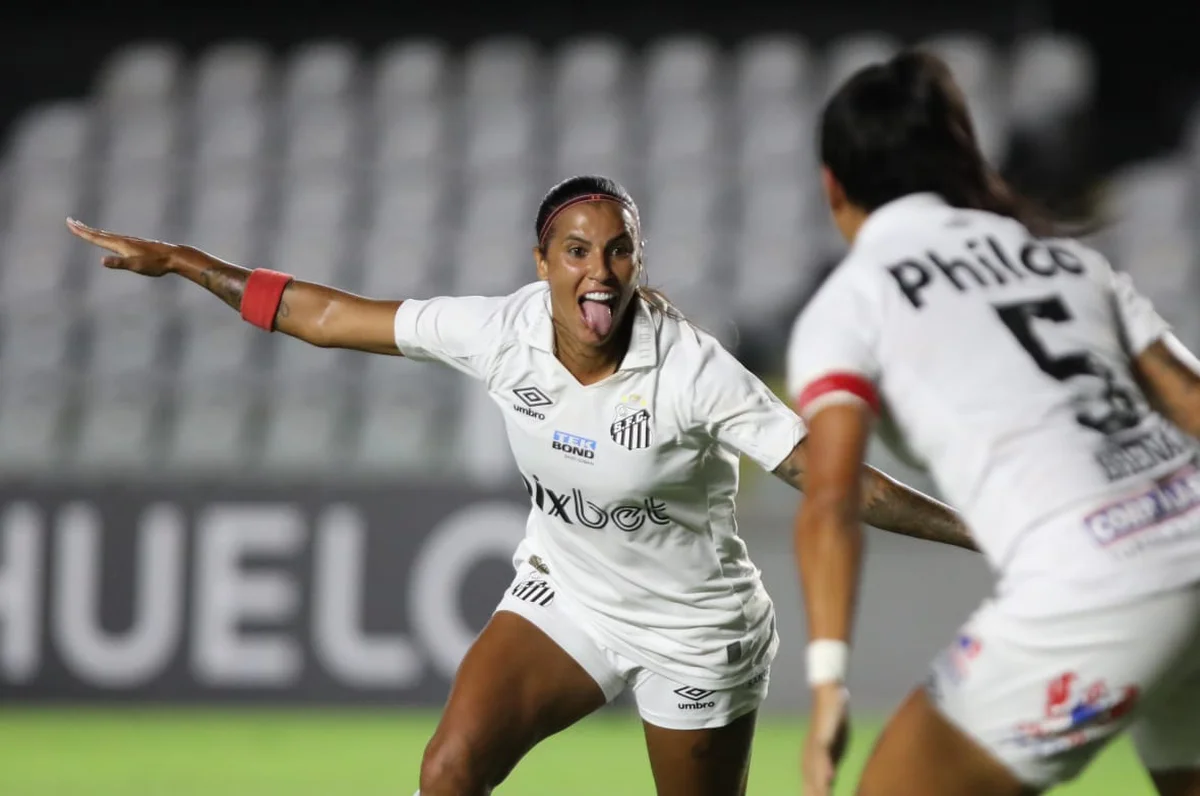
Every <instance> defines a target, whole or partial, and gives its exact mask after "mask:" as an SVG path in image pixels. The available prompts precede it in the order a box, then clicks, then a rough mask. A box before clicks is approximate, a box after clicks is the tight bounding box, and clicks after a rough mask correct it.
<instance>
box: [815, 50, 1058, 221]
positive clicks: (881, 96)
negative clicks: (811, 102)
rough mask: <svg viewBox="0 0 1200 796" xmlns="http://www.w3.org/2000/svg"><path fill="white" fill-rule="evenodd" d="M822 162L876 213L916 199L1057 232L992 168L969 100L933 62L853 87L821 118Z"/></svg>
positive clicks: (898, 66)
mask: <svg viewBox="0 0 1200 796" xmlns="http://www.w3.org/2000/svg"><path fill="white" fill-rule="evenodd" d="M820 156H821V161H822V162H823V163H824V164H825V165H826V166H827V167H828V168H829V170H830V171H832V172H833V175H834V177H836V178H837V180H838V182H839V183H841V185H842V187H843V189H844V190H845V192H846V197H847V198H848V199H849V200H850V201H851V202H853V203H854V204H856V205H858V206H860V207H862V208H864V209H865V210H868V211H871V210H874V209H875V208H877V207H880V206H881V205H884V204H886V203H887V202H890V201H892V200H893V199H897V198H899V197H901V196H904V195H906V194H910V193H920V192H934V193H937V194H940V195H941V196H942V198H944V199H945V200H946V201H947V202H949V203H950V204H951V205H953V206H955V207H962V208H969V209H974V210H986V211H990V212H993V213H997V214H999V215H1002V216H1008V217H1010V218H1014V219H1016V220H1018V221H1020V222H1021V223H1022V224H1024V225H1025V226H1026V227H1027V228H1028V229H1029V231H1030V232H1032V233H1033V234H1034V235H1036V236H1039V237H1044V236H1051V235H1054V234H1056V226H1057V225H1056V224H1055V222H1054V221H1053V220H1051V219H1050V217H1049V216H1048V215H1046V214H1045V213H1044V212H1043V211H1042V210H1041V209H1039V208H1037V207H1035V206H1034V205H1033V203H1032V202H1030V201H1029V200H1028V199H1025V198H1023V197H1021V196H1020V195H1019V194H1017V192H1016V191H1014V190H1013V189H1012V188H1011V187H1010V186H1009V185H1008V184H1007V183H1006V182H1005V181H1004V179H1003V178H1002V177H1001V176H1000V174H999V173H997V171H996V170H995V169H994V168H992V166H991V165H989V164H988V162H987V159H986V158H985V157H984V155H983V152H982V151H981V150H980V147H979V142H978V140H977V139H976V136H975V127H974V124H973V123H972V121H971V114H970V112H969V111H968V109H967V103H966V100H965V99H964V97H963V94H962V91H961V90H960V89H959V87H958V84H957V83H955V81H954V77H953V75H951V73H950V69H949V67H947V66H946V64H945V62H944V61H942V60H941V59H940V58H938V57H937V56H935V55H931V54H929V53H926V52H921V51H918V50H906V51H904V52H901V53H900V54H898V55H897V56H895V57H894V58H892V59H891V60H890V61H887V62H885V63H881V64H873V65H871V66H867V67H865V68H863V69H861V70H859V71H858V72H856V73H855V74H854V75H853V76H851V77H850V79H849V80H847V81H846V82H845V83H844V84H843V85H842V86H841V88H840V89H838V91H837V93H835V94H834V95H833V97H831V98H830V99H829V101H828V102H827V103H826V105H825V108H824V111H823V112H822V115H821V128H820Z"/></svg>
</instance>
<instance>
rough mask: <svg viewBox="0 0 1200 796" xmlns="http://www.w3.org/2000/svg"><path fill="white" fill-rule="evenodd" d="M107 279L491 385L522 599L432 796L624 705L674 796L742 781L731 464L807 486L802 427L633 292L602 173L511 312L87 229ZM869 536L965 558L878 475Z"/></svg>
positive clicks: (770, 647)
mask: <svg viewBox="0 0 1200 796" xmlns="http://www.w3.org/2000/svg"><path fill="white" fill-rule="evenodd" d="M71 229H72V231H74V232H75V233H76V234H78V235H79V236H80V237H82V238H84V239H86V240H89V241H91V242H93V243H96V244H98V245H99V246H102V247H104V248H106V249H109V250H110V251H112V252H114V253H115V255H116V256H111V257H105V258H104V264H105V265H107V266H109V267H111V268H122V269H126V270H130V271H134V272H136V273H140V274H145V275H149V276H159V275H163V274H168V273H174V274H179V275H181V276H183V277H185V278H187V279H190V280H192V281H194V282H196V283H198V284H200V285H203V286H205V287H207V288H208V289H209V290H210V291H212V292H213V293H215V294H216V295H218V296H219V297H221V298H222V299H224V300H225V301H226V302H227V303H228V304H230V305H231V306H233V307H234V308H236V309H239V310H240V312H241V314H242V317H244V318H245V319H246V320H247V321H249V322H251V323H253V324H255V325H257V326H260V327H262V328H263V329H267V330H271V329H277V330H279V331H281V332H284V333H285V334H289V335H292V336H293V337H297V338H299V339H301V340H305V341H307V342H309V343H312V344H314V345H317V346H322V347H337V348H353V349H358V350H363V351H371V352H377V353H381V354H393V355H403V356H406V357H411V358H413V359H423V360H437V361H440V362H443V363H445V364H447V365H449V366H450V367H453V368H455V369H457V370H459V371H462V372H463V373H465V374H467V375H469V376H473V377H475V378H477V379H479V380H481V381H483V382H484V384H485V385H486V387H487V389H488V391H489V392H490V394H491V396H492V398H493V399H494V400H495V401H496V403H497V404H498V405H499V407H500V410H501V411H502V412H503V413H504V419H505V423H506V426H507V430H508V435H509V440H510V442H511V445H512V450H513V454H514V456H515V458H516V461H517V466H518V468H519V469H520V472H521V477H522V478H523V480H524V482H525V487H526V489H528V491H529V496H530V501H531V503H532V504H533V505H532V510H531V512H530V516H529V523H528V531H527V537H526V539H525V540H524V542H523V543H522V544H521V545H520V547H519V548H518V550H517V551H516V553H515V556H514V564H515V566H516V568H517V573H516V578H515V580H514V581H513V584H512V586H511V587H510V588H509V589H508V590H507V592H506V593H505V594H504V595H503V598H502V600H501V601H500V604H499V606H498V608H497V611H496V613H495V614H494V616H493V617H492V619H491V621H490V622H489V623H488V625H487V627H486V628H485V629H484V630H483V632H482V633H481V634H480V636H479V637H478V639H477V640H476V641H475V643H474V645H473V646H472V647H471V649H470V651H469V652H468V654H467V655H466V657H465V659H464V660H463V661H462V664H461V666H460V668H459V671H458V673H457V675H456V678H455V682H454V685H453V688H452V690H451V693H450V697H449V701H448V703H447V705H446V708H445V711H444V713H443V716H442V719H441V722H440V724H439V726H438V728H437V731H436V733H435V734H434V736H433V739H432V740H431V741H430V743H429V745H428V747H427V749H426V752H425V756H424V760H423V762H422V765H421V782H420V787H421V790H420V793H421V794H423V796H474V794H484V793H488V792H490V790H491V788H493V787H494V786H496V785H497V784H498V783H500V782H501V780H503V779H504V778H505V776H506V775H507V774H508V772H509V771H510V770H511V769H512V767H513V766H514V765H515V764H516V763H517V761H518V760H519V759H520V758H521V757H522V755H524V754H525V753H526V752H527V751H528V750H529V749H531V748H532V747H533V746H534V745H535V744H537V743H538V742H539V741H541V740H542V739H543V738H546V737H547V736H549V735H551V734H553V733H555V732H558V731H559V730H562V729H564V728H566V727H568V726H570V725H571V724H574V723H575V722H576V721H578V720H579V719H581V718H583V717H584V716H586V715H588V714H589V713H591V712H593V711H595V710H596V709H598V708H600V707H601V706H603V705H604V704H605V703H607V702H608V701H609V700H611V699H613V698H614V697H615V696H617V694H619V693H620V692H622V691H623V690H624V689H626V688H632V689H633V691H634V694H635V696H636V700H637V705H638V710H639V713H640V714H641V716H642V718H643V720H644V722H645V735H646V742H647V745H648V747H649V753H650V761H651V766H652V769H653V773H654V778H655V781H656V783H657V786H658V792H659V793H661V794H672V795H673V794H678V795H679V796H684V794H686V795H687V796H703V794H713V796H734V794H740V793H743V792H744V790H745V785H746V777H747V770H748V760H749V754H750V743H751V738H752V735H753V731H754V723H755V715H756V711H757V709H758V706H759V705H760V704H761V702H762V701H763V698H764V696H765V695H766V691H767V679H768V672H769V666H770V663H771V660H772V657H773V656H774V655H775V650H776V646H777V643H778V641H777V636H776V632H775V621H774V611H773V609H772V605H771V601H770V599H769V598H768V596H767V594H766V592H765V591H764V589H763V585H762V582H761V580H760V578H759V572H758V570H757V568H756V567H755V566H754V565H753V564H752V563H751V562H750V560H749V558H748V557H747V555H746V548H745V545H744V544H743V542H742V540H741V539H740V538H739V537H738V534H737V526H736V524H735V521H734V497H735V494H736V492H737V487H738V469H737V464H738V453H739V452H740V453H744V454H746V455H747V456H749V457H750V458H752V459H754V460H755V461H756V462H758V463H759V464H760V465H762V466H763V467H765V468H766V469H768V470H771V471H774V472H775V473H776V474H778V475H779V476H781V477H782V478H783V479H785V480H786V481H788V482H789V483H791V484H793V485H794V486H796V487H797V488H799V487H800V486H801V485H802V481H803V479H804V471H805V464H806V456H805V449H804V446H803V445H802V444H801V439H802V437H803V434H804V429H803V424H802V423H801V422H800V419H799V417H797V416H796V415H795V414H794V413H792V411H791V410H789V409H788V408H787V407H786V406H785V405H784V404H783V403H781V402H780V401H779V400H777V399H776V398H775V397H774V396H773V395H772V394H771V393H770V392H769V391H768V390H767V388H766V387H765V386H763V384H762V383H761V382H759V381H758V379H756V378H755V377H754V376H752V375H751V374H750V373H749V372H747V371H746V370H745V369H744V368H742V367H741V366H740V365H739V364H738V362H737V361H736V360H735V359H734V358H733V357H732V356H731V355H730V354H729V353H728V352H726V351H725V350H724V349H722V348H721V346H720V345H719V344H717V343H716V342H715V340H714V339H713V338H712V337H710V336H709V335H707V334H705V333H703V332H701V331H699V330H697V329H695V328H694V327H692V326H691V325H689V324H688V323H686V322H685V321H684V320H683V319H682V318H681V317H680V316H679V314H678V313H677V312H676V311H675V310H674V309H673V308H672V307H671V306H670V305H669V304H668V303H667V302H666V301H665V300H664V299H663V298H662V297H661V296H660V295H658V294H656V293H654V292H652V291H650V290H647V289H645V288H643V287H639V278H640V276H641V274H642V238H641V226H640V223H639V220H638V211H637V207H636V206H635V205H634V203H633V200H632V199H631V198H630V197H629V194H627V193H626V192H625V190H624V189H623V188H622V187H621V186H619V185H617V184H616V183H614V182H612V181H611V180H607V179H604V178H599V177H578V178H573V179H570V180H567V181H566V182H564V183H562V184H560V185H558V186H556V187H555V188H554V189H553V190H551V191H550V193H549V194H548V195H547V196H546V198H545V200H544V201H543V203H542V206H541V208H540V209H539V211H538V214H537V221H536V232H537V245H536V247H535V249H534V260H535V263H536V267H537V274H538V277H539V281H538V282H536V283H534V284H531V285H529V286H527V287H524V288H522V289H520V290H518V291H517V292H515V293H513V294H512V295H510V296H505V297H501V298H478V297H472V298H434V299H429V300H422V301H418V300H407V301H403V302H400V301H380V300H373V299H366V298H359V297H357V296H353V295H348V294H346V293H343V292H339V291H337V290H333V289H332V288H329V287H323V286H321V285H315V284H310V283H305V282H301V281H297V280H293V279H292V278H291V277H290V276H287V275H284V274H279V273H274V272H269V271H263V270H255V271H248V270H245V269H242V268H239V267H237V266H235V265H231V264H229V263H225V262H222V261H221V260H218V259H216V258H215V257H211V256H209V255H207V254H204V253H202V252H199V251H197V250H195V249H191V248H186V247H181V246H173V245H170V244H166V243H158V242H152V241H146V240H139V239H135V238H129V237H124V236H119V235H113V234H110V233H106V232H101V231H97V230H92V229H89V228H87V227H84V226H82V225H80V224H77V223H74V222H71ZM863 489H864V496H863V504H864V505H863V509H864V517H865V518H866V520H867V521H868V522H870V523H872V524H874V525H876V526H879V527H881V528H884V529H888V530H892V531H896V532H898V533H902V534H906V535H909V536H917V537H922V538H927V539H936V540H940V541H943V542H948V543H951V544H956V545H959V546H962V547H968V548H972V547H973V546H972V542H971V540H970V538H969V536H968V535H966V534H965V533H964V531H963V529H962V526H961V525H960V523H959V520H958V518H957V516H956V515H955V514H953V512H951V511H949V510H948V509H946V508H945V507H944V506H942V505H941V504H938V503H935V502H933V501H930V500H928V499H926V498H924V497H923V496H921V495H920V494H918V493H915V492H913V491H910V490H908V489H906V488H905V487H902V486H900V485H899V484H896V483H895V482H893V481H890V480H888V479H886V478H885V477H883V476H881V475H880V474H879V473H877V472H874V471H872V470H867V471H866V476H865V480H864V486H863Z"/></svg>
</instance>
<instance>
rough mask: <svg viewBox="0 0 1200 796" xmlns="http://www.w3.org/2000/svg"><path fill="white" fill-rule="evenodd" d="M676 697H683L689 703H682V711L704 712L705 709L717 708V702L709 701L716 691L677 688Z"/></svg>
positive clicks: (680, 706) (692, 687) (685, 687)
mask: <svg viewBox="0 0 1200 796" xmlns="http://www.w3.org/2000/svg"><path fill="white" fill-rule="evenodd" d="M674 693H675V695H676V696H680V697H683V698H684V699H686V700H688V701H687V702H680V703H679V709H680V710H703V709H704V708H711V707H716V704H717V703H716V702H714V701H713V700H711V699H709V697H710V696H712V695H713V694H715V693H716V691H706V690H704V689H703V688H696V687H694V686H690V685H685V686H684V687H683V688H676V689H675V692H674Z"/></svg>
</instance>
